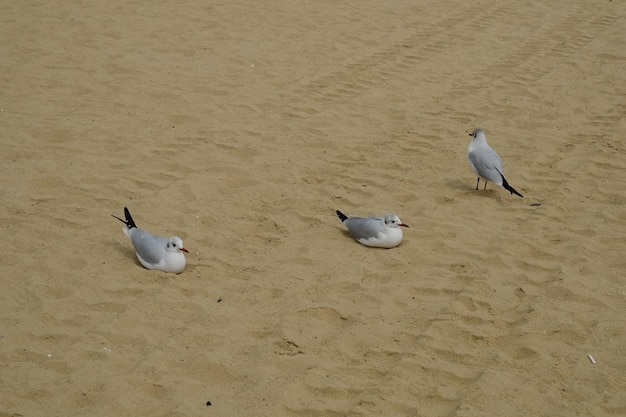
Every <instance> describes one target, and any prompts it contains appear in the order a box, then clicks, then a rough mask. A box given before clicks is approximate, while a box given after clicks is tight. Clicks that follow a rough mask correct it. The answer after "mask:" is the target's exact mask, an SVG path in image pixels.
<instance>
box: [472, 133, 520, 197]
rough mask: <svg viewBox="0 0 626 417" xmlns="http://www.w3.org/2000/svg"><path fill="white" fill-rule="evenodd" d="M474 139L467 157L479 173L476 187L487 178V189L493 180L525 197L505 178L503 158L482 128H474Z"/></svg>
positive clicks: (512, 192)
mask: <svg viewBox="0 0 626 417" xmlns="http://www.w3.org/2000/svg"><path fill="white" fill-rule="evenodd" d="M470 136H471V137H472V141H471V142H470V144H469V146H468V147H467V159H468V161H469V164H470V167H471V168H472V170H473V171H474V172H475V173H476V175H478V178H477V181H476V189H477V190H478V184H479V183H480V179H481V178H482V179H483V180H485V187H484V188H483V190H485V189H487V182H488V181H491V182H493V183H494V184H496V185H499V186H500V187H502V188H504V189H505V190H507V191H509V192H510V193H511V194H516V195H518V196H520V197H524V196H523V195H521V194H520V193H518V192H517V190H515V188H513V187H511V186H510V185H509V183H508V182H507V180H506V178H504V169H502V160H501V159H500V156H499V155H498V154H497V153H496V151H494V150H493V149H492V148H491V146H489V144H488V143H487V137H486V136H485V132H484V131H483V130H482V129H474V131H473V132H472V133H470Z"/></svg>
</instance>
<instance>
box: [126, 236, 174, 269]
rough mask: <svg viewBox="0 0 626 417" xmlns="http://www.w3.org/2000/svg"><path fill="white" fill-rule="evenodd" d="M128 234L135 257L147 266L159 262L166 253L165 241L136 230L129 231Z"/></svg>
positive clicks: (159, 237)
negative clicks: (129, 234)
mask: <svg viewBox="0 0 626 417" xmlns="http://www.w3.org/2000/svg"><path fill="white" fill-rule="evenodd" d="M130 233H131V236H130V239H131V241H132V242H133V246H134V247H135V251H136V252H137V256H139V257H140V258H141V259H143V260H144V261H145V262H147V263H149V264H158V263H159V262H161V260H162V259H163V258H164V256H165V253H166V249H165V248H166V247H167V239H165V238H164V237H161V236H155V235H151V234H150V233H148V232H145V231H143V230H141V229H138V228H133V229H130Z"/></svg>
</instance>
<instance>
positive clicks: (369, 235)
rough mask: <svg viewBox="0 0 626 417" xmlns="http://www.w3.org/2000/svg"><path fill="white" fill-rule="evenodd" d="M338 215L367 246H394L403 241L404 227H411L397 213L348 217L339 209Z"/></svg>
mask: <svg viewBox="0 0 626 417" xmlns="http://www.w3.org/2000/svg"><path fill="white" fill-rule="evenodd" d="M337 217H339V220H341V223H343V224H344V225H345V226H346V227H347V228H348V232H350V235H352V237H353V238H355V239H356V240H357V242H359V243H362V244H363V245H365V246H371V247H374V248H394V247H396V246H398V245H399V244H400V242H402V229H401V228H400V226H402V227H409V226H408V225H406V224H404V223H402V220H400V218H399V217H398V216H396V215H395V214H387V215H385V216H372V217H348V216H346V215H345V214H343V213H342V212H340V211H339V210H337Z"/></svg>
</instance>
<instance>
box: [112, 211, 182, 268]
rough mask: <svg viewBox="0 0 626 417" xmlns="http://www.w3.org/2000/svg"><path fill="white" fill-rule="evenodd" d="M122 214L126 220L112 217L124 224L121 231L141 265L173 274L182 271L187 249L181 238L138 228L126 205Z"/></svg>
mask: <svg viewBox="0 0 626 417" xmlns="http://www.w3.org/2000/svg"><path fill="white" fill-rule="evenodd" d="M112 216H113V215H112ZM124 216H125V217H126V220H122V219H120V218H119V217H117V216H113V217H115V218H116V219H117V220H119V221H121V222H122V223H124V224H125V225H126V227H124V228H122V231H123V232H124V233H126V236H128V237H129V238H130V240H131V242H133V246H134V247H135V252H136V254H137V259H139V262H141V264H142V265H143V266H145V267H146V268H147V269H156V270H159V271H163V272H171V273H174V274H179V273H181V272H183V269H185V264H186V263H187V261H186V259H185V255H184V254H183V252H189V251H188V250H187V249H185V247H184V246H183V241H182V239H181V238H179V237H178V236H172V237H171V238H169V239H166V238H164V237H161V236H155V235H151V234H150V233H148V232H146V231H144V230H142V229H139V228H138V227H137V225H136V224H135V222H134V221H133V218H132V217H131V216H130V212H129V211H128V209H127V208H126V207H124Z"/></svg>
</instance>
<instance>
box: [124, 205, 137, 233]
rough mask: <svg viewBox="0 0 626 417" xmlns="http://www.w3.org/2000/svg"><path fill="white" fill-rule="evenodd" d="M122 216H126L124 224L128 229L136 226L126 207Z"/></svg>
mask: <svg viewBox="0 0 626 417" xmlns="http://www.w3.org/2000/svg"><path fill="white" fill-rule="evenodd" d="M124 216H125V217H126V225H127V226H128V228H129V229H132V228H133V227H137V225H136V224H135V221H134V220H133V218H132V216H131V215H130V211H128V208H127V207H124Z"/></svg>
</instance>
